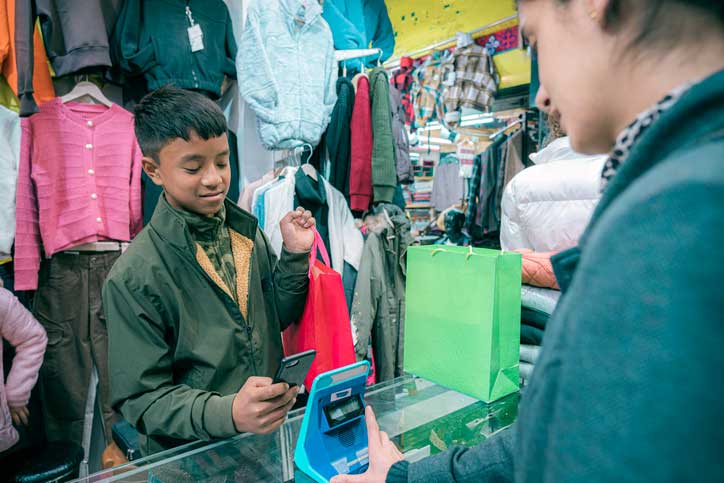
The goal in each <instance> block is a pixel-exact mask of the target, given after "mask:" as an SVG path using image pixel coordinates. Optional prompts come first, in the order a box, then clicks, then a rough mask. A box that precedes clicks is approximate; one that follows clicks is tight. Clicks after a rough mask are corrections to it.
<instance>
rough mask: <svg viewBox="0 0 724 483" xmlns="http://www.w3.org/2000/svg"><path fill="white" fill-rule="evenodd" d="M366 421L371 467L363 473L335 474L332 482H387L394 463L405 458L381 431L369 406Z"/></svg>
mask: <svg viewBox="0 0 724 483" xmlns="http://www.w3.org/2000/svg"><path fill="white" fill-rule="evenodd" d="M365 421H366V422H367V437H368V439H369V451H370V466H369V468H368V469H367V471H366V472H365V473H364V474H361V475H340V476H335V477H334V478H332V480H331V481H330V483H385V480H386V479H387V473H388V472H389V471H390V468H391V467H392V465H394V464H395V463H397V462H399V461H402V460H403V459H404V458H403V456H402V453H400V450H398V449H397V447H396V446H395V444H394V443H393V442H392V441H390V437H389V436H387V433H385V432H384V431H380V427H379V426H378V425H377V418H375V413H374V411H372V408H371V407H369V406H367V410H366V411H365Z"/></svg>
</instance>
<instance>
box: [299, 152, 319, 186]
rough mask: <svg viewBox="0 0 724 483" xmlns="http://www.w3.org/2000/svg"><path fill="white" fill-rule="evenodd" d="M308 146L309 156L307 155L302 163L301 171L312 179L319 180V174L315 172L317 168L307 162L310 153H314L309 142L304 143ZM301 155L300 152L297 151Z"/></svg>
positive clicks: (309, 158) (310, 156)
mask: <svg viewBox="0 0 724 483" xmlns="http://www.w3.org/2000/svg"><path fill="white" fill-rule="evenodd" d="M304 146H305V147H306V146H309V156H308V157H307V160H306V161H305V162H304V164H302V171H304V174H306V175H307V176H309V177H310V178H312V179H313V180H314V181H319V175H318V174H317V170H316V169H315V168H314V166H312V165H311V164H309V161H310V160H311V159H312V154H314V148H313V147H312V145H311V144H305V145H304ZM302 152H303V151H302ZM299 154H300V156H301V153H299Z"/></svg>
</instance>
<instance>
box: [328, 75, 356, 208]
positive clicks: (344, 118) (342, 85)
mask: <svg viewBox="0 0 724 483" xmlns="http://www.w3.org/2000/svg"><path fill="white" fill-rule="evenodd" d="M354 98H355V94H354V86H353V85H352V82H350V80H349V79H347V78H346V77H340V78H339V79H337V103H336V104H335V105H334V110H333V111H332V118H331V120H330V121H329V127H327V133H326V135H325V138H326V144H327V150H328V151H329V166H330V172H329V182H330V184H331V185H332V186H334V187H335V188H337V190H339V191H340V192H341V193H342V194H344V196H345V198H347V199H349V168H350V138H351V132H350V129H349V124H350V120H351V119H352V108H353V107H354Z"/></svg>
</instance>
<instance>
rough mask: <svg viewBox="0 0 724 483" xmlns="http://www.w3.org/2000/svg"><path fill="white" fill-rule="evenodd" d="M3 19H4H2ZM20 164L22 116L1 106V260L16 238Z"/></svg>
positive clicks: (7, 253) (8, 251) (6, 255)
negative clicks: (16, 196)
mask: <svg viewBox="0 0 724 483" xmlns="http://www.w3.org/2000/svg"><path fill="white" fill-rule="evenodd" d="M0 21H2V19H0ZM19 165H20V118H19V117H18V115H17V114H15V113H14V112H13V111H11V110H10V109H6V108H5V106H0V226H2V227H3V228H2V230H0V261H1V260H3V259H5V258H7V257H9V256H10V252H11V250H12V247H13V241H14V240H15V192H16V187H17V183H18V167H19Z"/></svg>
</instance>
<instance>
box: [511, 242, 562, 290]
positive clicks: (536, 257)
mask: <svg viewBox="0 0 724 483" xmlns="http://www.w3.org/2000/svg"><path fill="white" fill-rule="evenodd" d="M515 251H516V252H518V253H522V254H523V283H524V284H525V285H533V286H535V287H542V288H552V289H556V290H560V287H559V286H558V281H557V280H556V274H555V273H554V272H553V264H552V263H551V257H552V256H553V255H555V254H556V253H557V252H546V253H537V252H534V251H533V250H527V249H522V250H515Z"/></svg>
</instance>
